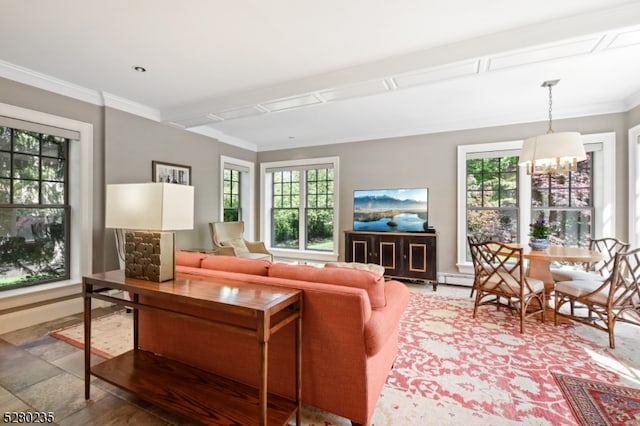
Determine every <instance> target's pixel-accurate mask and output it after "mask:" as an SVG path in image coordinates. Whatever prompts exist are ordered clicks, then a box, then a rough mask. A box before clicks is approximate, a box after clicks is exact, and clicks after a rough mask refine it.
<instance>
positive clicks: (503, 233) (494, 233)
mask: <svg viewBox="0 0 640 426" xmlns="http://www.w3.org/2000/svg"><path fill="white" fill-rule="evenodd" d="M466 190H467V197H466V198H467V201H466V206H467V215H466V216H467V235H470V236H474V237H476V238H479V239H481V240H486V239H496V240H499V241H504V242H515V241H517V240H518V216H519V215H518V157H517V156H505V157H487V158H468V159H467V188H466ZM467 260H471V258H470V257H467Z"/></svg>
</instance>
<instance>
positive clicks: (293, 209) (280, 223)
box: [271, 170, 300, 249]
mask: <svg viewBox="0 0 640 426" xmlns="http://www.w3.org/2000/svg"><path fill="white" fill-rule="evenodd" d="M272 185H273V186H272V197H273V199H272V202H271V205H272V206H273V207H272V210H271V212H272V213H271V224H272V226H271V246H272V247H277V248H290V249H298V248H299V246H300V233H299V231H300V171H299V170H287V171H279V172H274V173H273V184H272Z"/></svg>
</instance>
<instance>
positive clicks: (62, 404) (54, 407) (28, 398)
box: [0, 284, 636, 425]
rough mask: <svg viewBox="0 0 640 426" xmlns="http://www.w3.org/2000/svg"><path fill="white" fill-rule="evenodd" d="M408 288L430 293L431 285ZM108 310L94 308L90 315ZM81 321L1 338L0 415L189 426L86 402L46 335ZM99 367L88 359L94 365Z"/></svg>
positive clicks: (160, 413)
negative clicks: (37, 414) (47, 415)
mask: <svg viewBox="0 0 640 426" xmlns="http://www.w3.org/2000/svg"><path fill="white" fill-rule="evenodd" d="M408 286H409V287H410V289H411V290H412V291H415V292H433V290H432V287H431V285H427V286H425V285H420V284H408ZM469 292H470V289H469V288H468V287H457V286H449V285H442V284H441V285H439V286H438V289H437V294H439V295H449V296H455V297H469ZM110 310H113V309H111V308H99V309H96V310H95V311H94V313H93V315H94V316H101V315H104V314H106V313H108V312H109V311H110ZM81 321H82V314H77V315H73V316H69V317H65V318H61V319H58V320H55V321H50V322H47V323H43V324H39V325H36V326H32V327H28V328H25V329H22V330H17V331H13V332H10V333H6V334H3V335H0V409H1V410H0V412H2V413H6V412H13V411H22V412H25V411H31V412H53V414H54V416H55V423H56V424H59V425H109V424H117V425H120V424H129V423H132V424H141V425H189V424H191V423H190V422H189V421H187V420H185V419H183V418H181V417H178V416H176V415H174V414H172V413H169V412H167V411H164V410H162V409H160V408H158V407H156V406H153V405H151V404H148V403H146V402H145V401H143V400H142V399H140V398H137V397H134V396H132V395H131V394H128V393H127V392H124V391H122V390H120V389H118V388H116V387H114V386H111V385H109V384H108V383H106V382H104V381H102V380H99V379H97V378H93V380H92V385H91V399H90V400H89V401H85V399H84V379H83V377H84V371H83V370H84V358H83V356H84V352H83V351H82V350H80V349H77V348H75V347H73V346H71V345H69V344H67V343H64V342H62V341H60V340H57V339H54V338H52V337H50V336H49V335H48V334H47V333H48V332H49V331H52V330H57V329H60V328H63V327H66V326H69V325H72V324H75V323H78V322H81ZM633 332H634V333H635V332H636V330H634V331H633ZM602 334H603V336H602V337H603V341H604V342H605V344H606V340H605V339H606V335H605V334H604V333H602ZM100 361H101V358H99V357H96V356H93V358H92V362H93V363H94V362H100Z"/></svg>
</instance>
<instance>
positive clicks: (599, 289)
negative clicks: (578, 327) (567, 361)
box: [554, 249, 640, 349]
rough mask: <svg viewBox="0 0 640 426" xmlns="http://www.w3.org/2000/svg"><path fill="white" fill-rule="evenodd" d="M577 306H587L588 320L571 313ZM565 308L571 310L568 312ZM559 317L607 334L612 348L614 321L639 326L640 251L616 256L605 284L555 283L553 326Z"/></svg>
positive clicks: (588, 282) (591, 282) (597, 282)
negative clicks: (577, 304)
mask: <svg viewBox="0 0 640 426" xmlns="http://www.w3.org/2000/svg"><path fill="white" fill-rule="evenodd" d="M576 303H580V304H582V305H584V306H586V307H587V309H588V310H589V315H588V316H587V317H584V316H579V315H576V314H575V313H574V310H573V305H574V304H576ZM566 305H569V307H570V308H571V309H570V310H569V312H568V313H567V309H566ZM563 307H564V311H562V309H563ZM594 315H595V317H594ZM558 317H564V318H569V319H571V320H573V321H577V322H580V323H582V324H586V325H589V326H591V327H594V328H596V329H598V330H602V331H605V332H607V333H608V334H609V346H610V347H611V348H612V349H614V348H615V336H614V333H613V330H614V327H615V325H616V322H617V321H619V320H624V321H628V322H632V323H634V324H637V325H640V249H635V250H631V251H627V252H621V253H616V254H615V256H614V257H613V265H612V272H611V274H610V275H609V276H608V277H607V278H606V279H605V280H604V281H600V280H572V281H564V282H558V283H556V285H555V308H554V323H555V324H556V325H557V324H558Z"/></svg>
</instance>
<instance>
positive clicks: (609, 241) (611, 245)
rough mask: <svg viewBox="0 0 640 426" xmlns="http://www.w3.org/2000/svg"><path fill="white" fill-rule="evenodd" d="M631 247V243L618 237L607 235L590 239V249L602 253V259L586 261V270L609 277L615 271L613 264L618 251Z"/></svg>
mask: <svg viewBox="0 0 640 426" xmlns="http://www.w3.org/2000/svg"><path fill="white" fill-rule="evenodd" d="M628 249H629V243H625V242H622V241H620V240H618V239H617V238H612V237H605V238H599V239H591V240H589V250H592V251H597V252H598V253H600V254H602V259H601V260H599V261H597V262H591V263H586V264H585V265H584V266H585V270H586V271H593V272H596V273H598V274H600V275H602V276H603V277H608V276H609V275H611V273H612V272H613V264H614V259H615V255H616V253H619V252H622V251H626V250H628Z"/></svg>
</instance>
